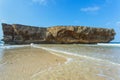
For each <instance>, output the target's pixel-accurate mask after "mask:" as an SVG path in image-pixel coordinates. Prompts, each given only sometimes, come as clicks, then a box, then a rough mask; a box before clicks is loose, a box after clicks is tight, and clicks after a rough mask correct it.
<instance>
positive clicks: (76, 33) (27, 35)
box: [2, 23, 115, 44]
mask: <svg viewBox="0 0 120 80" xmlns="http://www.w3.org/2000/svg"><path fill="white" fill-rule="evenodd" d="M2 26H3V33H4V39H3V41H4V42H5V43H7V44H28V43H106V42H110V41H111V40H113V39H114V35H115V31H114V30H113V29H105V28H92V27H84V26H54V27H49V28H42V27H33V26H26V25H20V24H13V25H10V24H5V23H2Z"/></svg>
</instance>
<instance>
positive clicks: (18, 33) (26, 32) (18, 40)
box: [2, 23, 46, 44]
mask: <svg viewBox="0 0 120 80" xmlns="http://www.w3.org/2000/svg"><path fill="white" fill-rule="evenodd" d="M2 26H3V34H4V39H3V41H4V42H5V43H6V44H29V43H44V41H45V38H46V28H42V27H34V26H27V25H20V24H13V25H10V24H5V23H2Z"/></svg>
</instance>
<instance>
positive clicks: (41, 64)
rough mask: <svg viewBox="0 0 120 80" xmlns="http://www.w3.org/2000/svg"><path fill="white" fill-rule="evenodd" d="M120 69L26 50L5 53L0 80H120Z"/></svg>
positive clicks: (83, 59) (0, 67)
mask: <svg viewBox="0 0 120 80" xmlns="http://www.w3.org/2000/svg"><path fill="white" fill-rule="evenodd" d="M67 60H68V61H67ZM119 67H120V66H119V65H112V64H111V63H108V62H105V61H100V60H94V59H91V58H85V57H80V56H72V55H68V54H63V53H60V52H55V51H50V50H45V49H41V48H34V47H23V48H16V49H6V50H4V55H3V57H2V60H1V61H0V80H119V79H120V76H118V75H119V74H120V73H119V72H120V69H119Z"/></svg>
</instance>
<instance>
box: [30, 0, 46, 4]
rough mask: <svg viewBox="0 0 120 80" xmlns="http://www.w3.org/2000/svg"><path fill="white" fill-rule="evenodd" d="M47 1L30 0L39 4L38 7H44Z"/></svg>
mask: <svg viewBox="0 0 120 80" xmlns="http://www.w3.org/2000/svg"><path fill="white" fill-rule="evenodd" d="M47 1H48V0H32V2H35V3H39V4H40V5H46V4H47Z"/></svg>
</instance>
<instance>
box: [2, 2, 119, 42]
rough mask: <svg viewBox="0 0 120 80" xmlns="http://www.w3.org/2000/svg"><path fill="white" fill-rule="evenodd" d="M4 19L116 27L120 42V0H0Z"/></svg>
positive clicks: (37, 22) (10, 21) (37, 23)
mask: <svg viewBox="0 0 120 80" xmlns="http://www.w3.org/2000/svg"><path fill="white" fill-rule="evenodd" d="M2 22H4V23H10V24H13V23H18V24H26V25H34V26H44V27H48V26H54V25H83V26H93V27H103V28H114V29H115V31H116V36H115V40H114V41H120V0H0V23H2ZM1 27H2V26H1V25H0V38H2V36H3V35H2V28H1Z"/></svg>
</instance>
